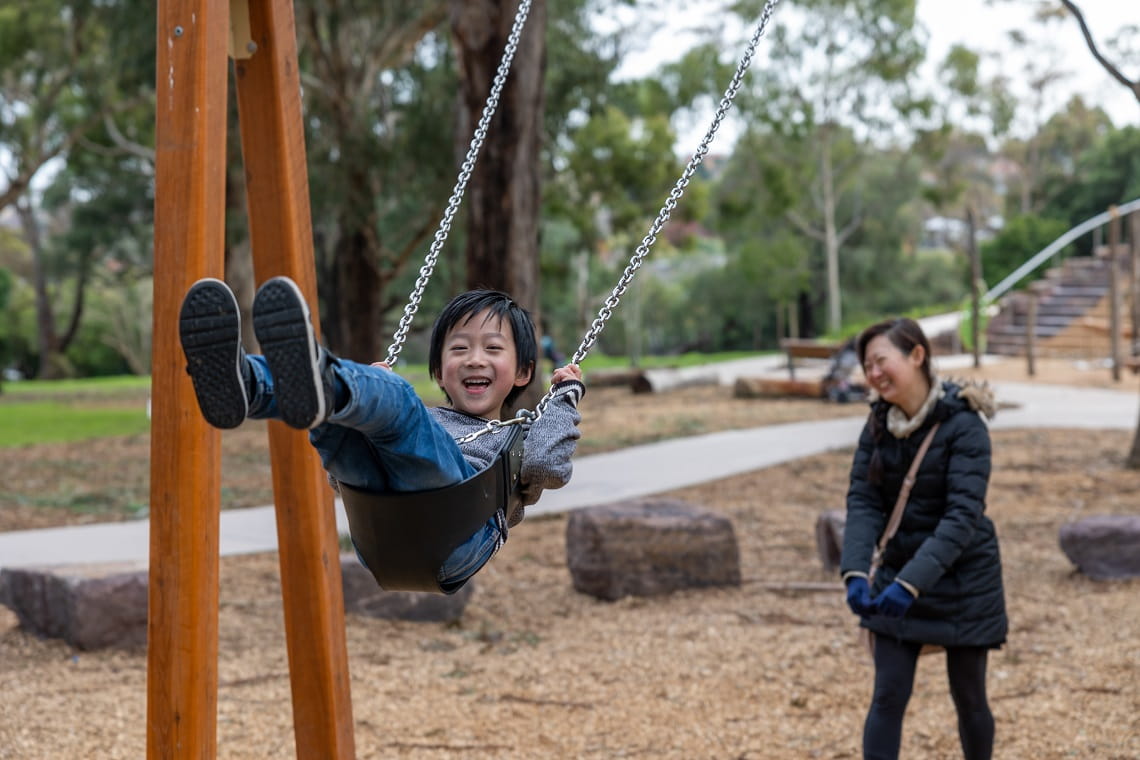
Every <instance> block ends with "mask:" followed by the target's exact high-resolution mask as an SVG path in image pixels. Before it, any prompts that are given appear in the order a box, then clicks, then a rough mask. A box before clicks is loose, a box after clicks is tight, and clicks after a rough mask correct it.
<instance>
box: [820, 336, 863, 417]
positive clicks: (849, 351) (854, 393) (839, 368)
mask: <svg viewBox="0 0 1140 760" xmlns="http://www.w3.org/2000/svg"><path fill="white" fill-rule="evenodd" d="M858 366H859V353H858V351H857V350H856V347H855V339H854V338H851V339H849V340H848V341H847V342H845V343H844V344H843V345H842V346H841V347H840V348H839V350H838V351H836V352H835V353H834V354H833V355H832V357H831V363H830V364H829V365H828V367H827V373H826V374H825V375H824V376H823V393H824V396H826V397H827V400H828V401H832V402H834V403H837V404H847V403H850V402H852V401H862V400H863V399H865V398H866V397H867V388H866V386H863V385H859V384H858V383H854V382H852V381H851V375H852V373H854V372H855V368H856V367H858Z"/></svg>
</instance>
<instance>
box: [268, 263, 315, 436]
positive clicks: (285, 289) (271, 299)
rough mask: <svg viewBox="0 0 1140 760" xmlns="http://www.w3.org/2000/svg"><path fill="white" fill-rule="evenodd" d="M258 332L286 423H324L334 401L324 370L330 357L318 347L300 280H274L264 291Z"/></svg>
mask: <svg viewBox="0 0 1140 760" xmlns="http://www.w3.org/2000/svg"><path fill="white" fill-rule="evenodd" d="M253 332H254V333H255V334H256V335H257V340H258V342H259V343H260V344H261V353H263V354H264V355H265V361H266V363H267V364H268V365H269V372H270V374H272V375H273V393H274V396H275V398H276V399H277V410H278V411H279V412H280V414H281V419H282V420H283V421H284V422H285V424H286V425H289V426H290V427H295V428H299V429H301V430H307V429H308V428H313V427H316V426H317V425H320V424H321V423H322V422H324V421H325V419H326V418H327V417H328V415H329V411H330V409H329V407H330V404H331V403H332V389H331V388H327V387H326V382H327V380H326V378H325V375H326V373H325V371H324V370H325V366H326V364H327V361H328V360H327V353H326V352H325V350H324V349H323V348H321V347H320V346H319V345H317V339H316V336H315V335H314V333H313V323H312V322H311V321H310V319H309V305H308V304H307V303H306V302H305V297H304V295H303V294H302V293H301V289H300V288H298V287H297V284H296V283H295V282H293V281H292V280H290V279H289V278H288V277H274V278H273V279H271V280H268V281H267V282H266V283H265V284H264V285H262V286H261V287H260V288H259V289H258V291H257V296H256V297H255V298H254V299H253Z"/></svg>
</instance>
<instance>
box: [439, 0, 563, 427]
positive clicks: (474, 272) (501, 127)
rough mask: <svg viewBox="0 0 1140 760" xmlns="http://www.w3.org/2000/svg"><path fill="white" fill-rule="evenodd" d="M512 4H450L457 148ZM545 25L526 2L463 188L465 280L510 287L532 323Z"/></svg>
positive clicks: (468, 129) (539, 10)
mask: <svg viewBox="0 0 1140 760" xmlns="http://www.w3.org/2000/svg"><path fill="white" fill-rule="evenodd" d="M517 7H518V3H517V0H467V1H466V2H464V1H462V0H456V2H454V3H453V4H452V10H451V28H452V33H453V34H454V36H455V40H456V57H457V60H458V63H459V81H460V96H461V108H460V119H459V121H460V130H459V133H458V135H457V138H456V140H457V144H458V145H460V146H461V152H462V153H465V152H466V148H467V143H468V141H469V140H470V135H471V133H472V131H473V130H474V128H475V125H476V124H478V121H479V116H480V115H481V114H482V112H483V106H484V103H485V101H486V98H487V94H488V92H490V89H491V83H492V82H493V81H494V77H495V70H496V69H497V67H498V65H499V61H500V59H501V58H502V55H503V50H504V49H505V47H506V43H507V37H508V36H509V34H510V30H511V26H512V24H513V23H514V15H515V11H516V9H517ZM545 30H546V3H545V0H534V2H533V5H532V6H531V9H530V17H529V18H528V19H527V22H526V26H525V27H524V29H523V33H522V36H521V38H520V40H519V46H518V51H517V52H516V54H515V58H514V62H513V63H512V65H511V72H510V77H509V78H508V79H507V83H506V86H505V87H504V89H503V93H502V99H501V101H500V103H499V109H498V112H497V113H496V115H495V118H494V119H493V120H492V121H491V125H490V129H489V131H488V134H487V138H486V141H485V143H484V144H483V149H482V152H481V155H480V156H479V158H478V161H477V162H476V164H475V171H474V172H473V174H472V177H471V184H470V186H469V187H468V190H467V192H468V196H469V198H468V205H467V249H466V257H465V258H466V263H467V286H468V287H488V288H496V289H498V290H503V291H506V292H507V293H510V294H511V296H512V297H514V298H515V300H517V301H518V302H519V303H520V304H522V305H523V306H524V307H526V308H527V309H529V310H530V312H531V314H533V315H534V317H535V321H536V322H537V321H538V319H539V316H540V315H539V313H538V312H539V283H538V220H539V210H540V206H541V193H540V187H539V145H540V142H541V137H542V117H543V107H544V102H543V100H544V89H543V75H544V73H545V70H546V40H545ZM535 385H536V386H537V385H539V384H538V383H536V384H535ZM541 393H542V390H539V389H536V388H535V387H532V390H531V391H530V392H529V393H528V394H526V395H524V396H523V397H522V398H521V399H520V404H521V405H523V406H527V407H531V406H532V402H537V400H538V398H539V395H536V394H541Z"/></svg>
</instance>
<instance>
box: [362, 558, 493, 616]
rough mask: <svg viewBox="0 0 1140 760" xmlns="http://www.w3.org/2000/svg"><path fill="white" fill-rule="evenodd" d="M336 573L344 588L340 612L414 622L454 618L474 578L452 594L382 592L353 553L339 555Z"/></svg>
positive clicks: (470, 591) (466, 599) (469, 593)
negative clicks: (339, 576) (338, 566)
mask: <svg viewBox="0 0 1140 760" xmlns="http://www.w3.org/2000/svg"><path fill="white" fill-rule="evenodd" d="M340 574H341V581H342V585H343V587H344V611H345V612H354V613H357V614H359V615H365V616H367V617H374V618H383V619H385V620H409V621H412V622H417V623H450V622H451V621H453V620H458V619H459V618H460V617H462V615H463V610H465V609H466V608H467V603H468V602H469V601H471V596H472V594H474V593H475V581H474V580H470V581H468V582H467V583H466V584H465V585H464V586H463V588H461V589H459V590H458V591H456V592H455V593H454V594H429V593H424V592H420V591H384V590H383V589H381V588H380V587H379V586H377V585H376V579H375V578H373V577H372V573H370V572H368V569H367V568H366V567H364V565H362V564H360V561H359V560H358V559H357V558H356V555H355V554H342V555H341V557H340Z"/></svg>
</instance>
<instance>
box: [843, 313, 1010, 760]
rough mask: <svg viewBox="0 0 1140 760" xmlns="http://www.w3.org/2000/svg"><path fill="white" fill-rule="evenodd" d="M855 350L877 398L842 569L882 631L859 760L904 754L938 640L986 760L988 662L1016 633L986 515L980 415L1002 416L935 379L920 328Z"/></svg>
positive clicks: (987, 401)
mask: <svg viewBox="0 0 1140 760" xmlns="http://www.w3.org/2000/svg"><path fill="white" fill-rule="evenodd" d="M856 351H857V353H858V356H859V361H860V363H861V364H862V365H863V371H864V373H865V374H866V376H867V383H868V385H869V386H870V388H871V390H872V392H873V393H875V394H877V396H876V397H875V398H874V400H872V402H871V413H870V415H869V417H868V419H867V424H866V425H865V426H864V428H863V432H862V434H861V435H860V436H859V445H858V449H857V450H856V452H855V457H854V462H853V464H852V466H851V482H850V488H849V490H848V492H847V522H846V528H845V530H844V534H843V554H842V558H841V560H840V572H841V573H842V577H843V580H844V582H845V583H846V586H847V604H848V606H850V608H851V610H852V612H854V613H855V614H856V615H859V617H860V625H862V626H863V627H864V628H867V629H869V630H870V631H871V632H873V634H874V664H875V685H874V694H873V696H872V698H871V706H870V710H869V711H868V713H867V719H866V723H865V724H864V728H863V757H864V758H866V759H867V760H893V758H897V757H898V756H899V746H900V743H901V740H902V724H903V715H904V713H905V712H906V707H907V702H908V700H909V699H910V695H911V690H912V688H913V685H914V673H915V667H916V664H917V661H918V656H919V653H920V651H921V649H922V647H923V645H924V644H933V645H938V646H942V647H945V649H946V671H947V675H948V676H949V681H950V695H951V697H952V698H953V700H954V706H955V707H956V708H957V713H958V735H959V737H960V739H961V742H962V750H963V753H964V755H965V758H966V760H989V758H991V757H992V755H993V746H994V718H993V714H992V713H991V712H990V708H989V704H988V702H987V699H986V661H987V656H988V654H989V651H990V650H991V649H996V648H998V647H1000V646H1001V645H1002V644H1003V643H1005V640H1006V632H1007V630H1008V622H1007V619H1006V612H1005V594H1004V591H1003V588H1002V577H1001V558H1000V555H999V551H998V541H997V536H996V534H995V532H994V526H993V523H992V522H990V519H989V518H988V517H986V515H985V509H986V487H987V484H988V482H989V477H990V436H989V430H988V429H987V427H986V423H985V422H984V421H983V419H982V416H981V415H982V414H983V413H984V414H986V415H992V413H993V399H992V396H991V395H990V393H989V391H988V390H987V389H985V388H979V387H976V386H969V387H962V386H960V385H957V384H955V383H952V382H946V381H939V379H938V378H937V377H935V375H934V372H933V371H932V369H931V366H930V343H929V342H928V341H927V339H926V336H925V335H924V334H923V332H922V328H921V327H919V326H918V324H917V323H916V322H915V321H914V320H911V319H892V320H888V321H885V322H880V323H878V324H876V325H872V326H871V327H868V328H867V329H866V330H864V331H863V332H862V334H860V335H859V338H858V341H857V343H856ZM935 424H939V427H938V429H937V431H936V432H935V434H934V436H933V438H932V439H931V443H930V448H929V450H928V451H927V452H926V454H925V456H924V457H923V458H922V460H921V464H920V467H919V469H918V472H917V474H916V478H915V481H914V485H913V488H912V490H911V492H910V496H909V499H908V500H907V503H906V508H905V511H904V512H903V513H902V520H901V522H900V523H899V527H898V530H897V532H896V533H895V535H894V537H893V538H892V539H891V540H890V541H889V542H888V543H887V545H886V547H885V549H884V551H883V554H882V558H881V559H882V564H881V567H879V568H878V571H877V572H876V573H875V577H874V580H873V583H871V584H869V583H868V571H869V569H870V568H871V562H872V553H873V552H874V551H875V549H876V544H877V542H878V541H879V539H880V536H882V535H883V533H884V530H885V526H886V523H887V520H888V516H889V515H890V513H891V512H892V510H893V508H894V505H895V502H896V498H897V496H898V494H899V492H900V490H901V488H902V485H903V478H904V476H905V475H906V473H907V471H908V470H909V469H910V465H911V462H912V460H914V458H915V455H916V452H917V450H918V448H919V447H920V445H921V444H922V441H923V440H924V439H925V438H926V436H927V434H928V433H929V432H930V431H931V429H932V428H933V426H934V425H935Z"/></svg>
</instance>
